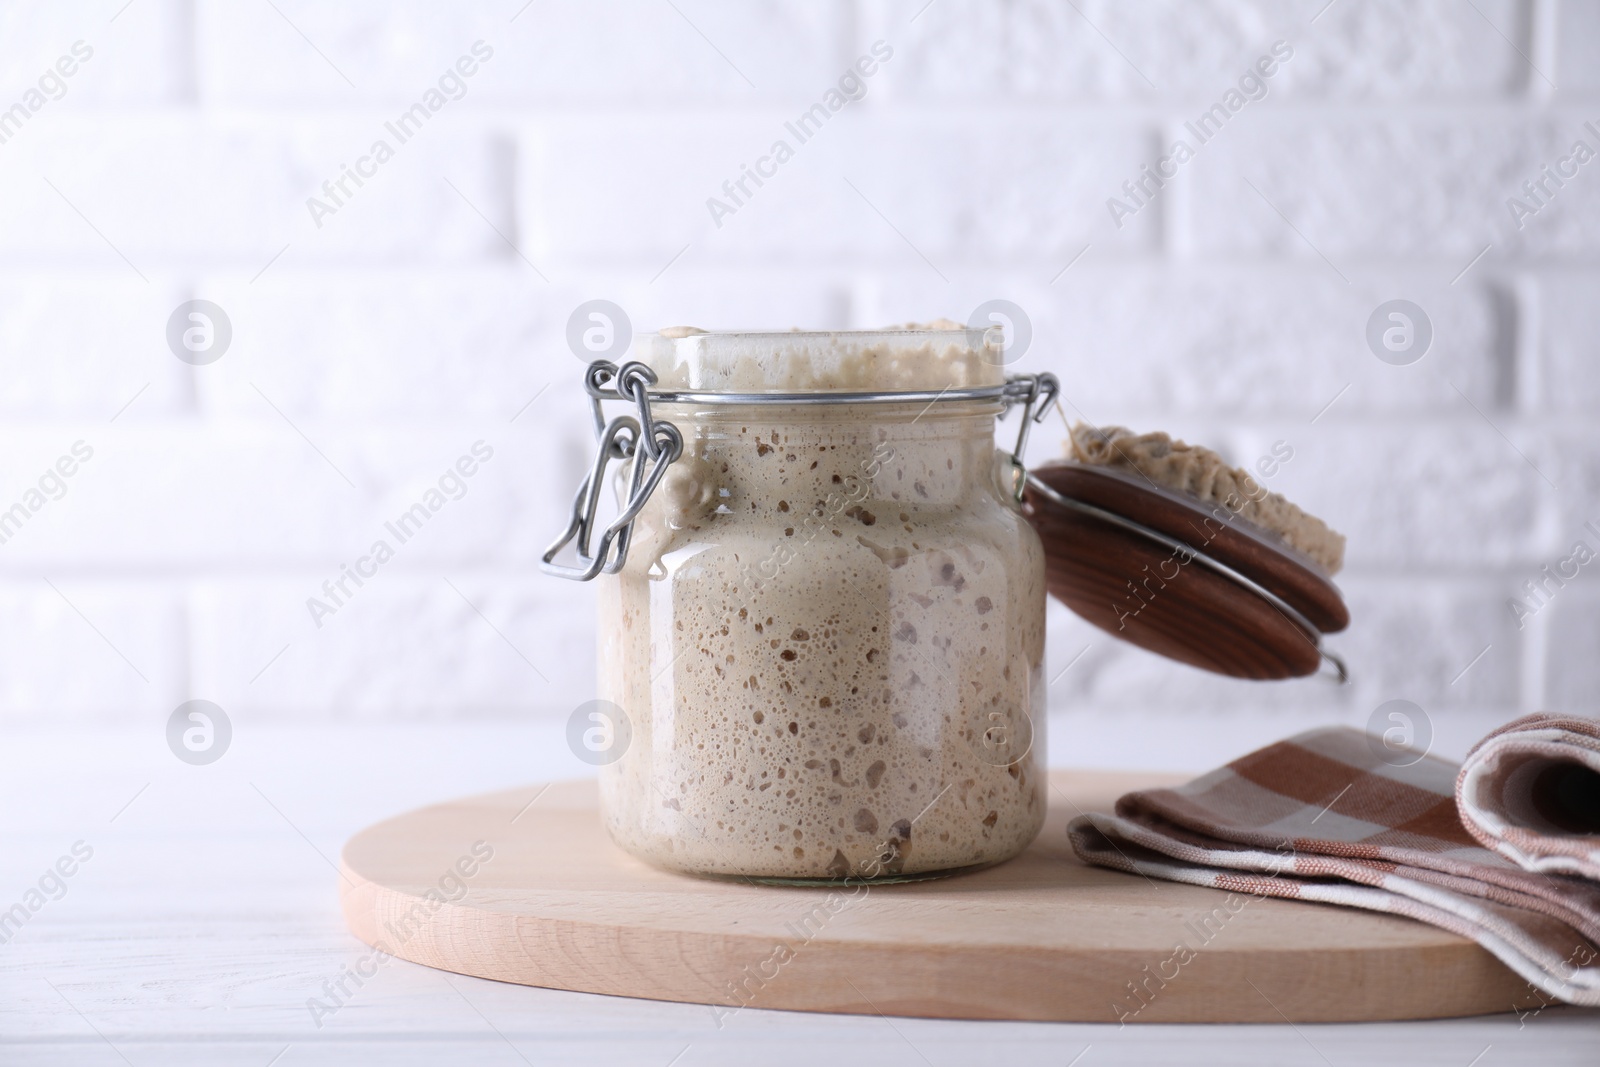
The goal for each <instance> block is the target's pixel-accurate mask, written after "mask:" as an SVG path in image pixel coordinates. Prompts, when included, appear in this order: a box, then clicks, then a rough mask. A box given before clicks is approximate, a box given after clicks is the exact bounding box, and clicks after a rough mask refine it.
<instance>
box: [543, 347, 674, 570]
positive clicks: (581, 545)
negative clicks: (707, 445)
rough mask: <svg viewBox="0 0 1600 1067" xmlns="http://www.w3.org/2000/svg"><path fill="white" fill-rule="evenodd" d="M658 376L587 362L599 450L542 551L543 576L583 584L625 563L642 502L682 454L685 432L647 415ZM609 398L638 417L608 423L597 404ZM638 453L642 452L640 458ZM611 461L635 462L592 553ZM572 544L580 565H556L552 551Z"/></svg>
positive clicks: (639, 368)
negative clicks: (624, 496)
mask: <svg viewBox="0 0 1600 1067" xmlns="http://www.w3.org/2000/svg"><path fill="white" fill-rule="evenodd" d="M655 380H656V375H655V372H654V371H652V370H651V369H650V368H649V367H647V366H645V365H644V364H643V363H624V364H623V365H622V366H621V367H618V366H617V365H616V364H615V363H610V362H607V361H605V360H596V361H595V362H594V363H591V364H589V370H588V372H587V373H586V374H585V375H584V388H585V390H586V391H587V392H588V394H589V400H590V406H591V407H592V409H593V411H594V428H595V437H596V439H597V440H598V442H599V447H598V448H597V449H596V450H595V456H594V465H593V466H592V467H591V468H590V470H589V473H588V474H587V475H586V476H585V477H584V479H583V484H582V485H580V486H578V495H577V496H576V497H575V498H574V499H573V501H572V520H571V521H570V522H569V523H567V528H566V530H565V531H563V532H562V534H561V536H560V537H558V538H557V539H556V542H555V543H554V544H553V545H551V546H550V547H549V548H548V549H546V550H545V553H544V555H543V556H542V557H541V558H540V560H539V567H540V569H542V570H543V571H544V572H545V573H546V574H554V575H556V576H557V577H560V578H571V579H572V580H574V581H579V582H587V581H589V580H590V579H592V578H594V577H595V576H597V575H599V574H602V573H604V574H615V573H617V571H619V570H621V569H622V565H623V564H624V563H626V562H627V559H628V541H629V540H630V539H631V538H632V536H633V520H634V519H635V518H637V517H638V515H639V511H640V509H642V508H643V507H644V505H645V501H647V500H649V499H650V494H651V493H653V492H655V489H656V486H657V485H659V484H660V483H661V476H662V475H664V474H666V473H667V467H669V466H670V465H671V464H672V461H673V460H675V459H677V458H678V457H679V456H681V455H683V434H681V433H680V432H678V428H677V427H676V426H674V425H673V424H672V423H670V422H663V421H659V420H657V419H655V418H654V417H652V415H651V414H650V392H649V387H650V386H651V385H653V384H655ZM607 398H616V399H627V400H631V401H633V403H634V405H635V407H636V408H637V410H638V412H639V417H638V418H634V417H633V416H631V415H618V416H617V417H616V418H614V419H612V420H611V421H610V422H609V423H608V422H606V417H605V411H604V409H602V408H601V406H600V402H601V401H602V400H604V399H607ZM640 453H643V454H642V455H640ZM614 459H622V460H626V459H631V460H633V465H632V469H631V471H630V473H629V477H628V502H627V504H626V505H625V506H624V507H623V509H622V511H621V513H620V514H618V515H617V517H616V518H615V519H613V520H612V521H611V525H609V526H607V527H606V528H605V532H603V533H602V534H601V535H600V543H599V544H598V545H597V546H595V548H594V550H593V551H592V552H591V551H590V548H589V541H590V538H591V537H592V536H593V534H594V524H595V516H596V515H597V514H598V513H599V510H600V493H601V491H602V490H603V488H604V486H605V473H606V467H608V466H609V465H610V464H611V461H612V460H614ZM569 543H573V545H574V548H575V549H576V551H577V555H578V564H579V565H578V566H576V567H568V566H563V565H562V564H559V563H557V562H555V558H556V553H558V552H560V551H561V550H562V549H563V548H565V547H566V546H567V545H568V544H569Z"/></svg>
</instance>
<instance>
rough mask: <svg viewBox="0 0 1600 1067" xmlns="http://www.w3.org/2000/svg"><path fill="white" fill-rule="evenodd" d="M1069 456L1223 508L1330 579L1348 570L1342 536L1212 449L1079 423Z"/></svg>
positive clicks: (1161, 435)
mask: <svg viewBox="0 0 1600 1067" xmlns="http://www.w3.org/2000/svg"><path fill="white" fill-rule="evenodd" d="M1067 452H1068V455H1070V456H1071V457H1072V458H1073V459H1075V460H1077V461H1078V462H1079V463H1092V464H1095V465H1098V466H1104V467H1112V468H1116V469H1121V470H1124V471H1129V470H1132V471H1137V472H1139V473H1140V474H1142V475H1144V476H1145V477H1146V478H1149V479H1150V480H1151V481H1153V482H1155V483H1156V484H1157V485H1160V486H1163V487H1164V488H1167V489H1175V490H1177V491H1178V492H1180V493H1188V494H1189V495H1190V496H1193V497H1197V498H1198V499H1200V500H1202V501H1204V502H1205V503H1208V504H1221V505H1222V506H1224V507H1226V508H1227V509H1228V510H1229V511H1232V512H1233V513H1234V514H1235V515H1237V516H1239V518H1241V519H1244V520H1245V521H1246V522H1249V523H1251V524H1252V525H1254V526H1257V527H1260V528H1261V529H1262V530H1265V531H1266V532H1267V533H1270V534H1272V535H1274V536H1276V537H1277V538H1278V539H1279V540H1281V541H1283V542H1284V543H1285V544H1287V545H1288V546H1289V547H1291V548H1294V549H1297V550H1298V551H1300V552H1301V553H1302V554H1304V555H1306V556H1309V557H1310V558H1311V559H1312V560H1313V561H1315V562H1316V563H1318V564H1320V565H1321V566H1322V568H1323V569H1324V570H1326V571H1327V572H1328V573H1329V574H1337V573H1338V571H1339V568H1340V567H1342V566H1344V535H1343V534H1341V533H1337V532H1336V531H1334V530H1332V529H1330V528H1329V527H1328V524H1327V523H1325V522H1323V521H1322V520H1321V519H1319V518H1317V517H1316V516H1315V515H1308V514H1307V513H1306V512H1304V511H1302V510H1300V508H1298V507H1296V506H1295V505H1294V504H1291V503H1290V502H1289V501H1288V500H1285V499H1284V498H1283V496H1282V495H1281V494H1279V493H1272V492H1268V491H1267V489H1266V488H1265V487H1263V486H1262V485H1261V483H1260V482H1258V481H1256V480H1255V478H1253V477H1251V475H1250V473H1249V472H1248V471H1246V470H1244V469H1243V468H1240V467H1230V466H1228V465H1227V463H1225V462H1224V461H1223V459H1222V457H1221V456H1219V455H1217V454H1216V453H1215V452H1213V451H1211V450H1210V449H1209V448H1201V447H1200V446H1198V445H1188V444H1184V443H1183V442H1182V441H1174V440H1173V439H1172V438H1171V437H1170V436H1169V435H1167V434H1164V433H1144V434H1136V433H1134V432H1133V431H1132V430H1129V429H1127V428H1125V427H1122V426H1105V427H1100V428H1096V427H1094V426H1090V425H1088V424H1086V423H1082V422H1080V423H1078V424H1076V425H1075V426H1073V427H1072V437H1071V439H1070V440H1069V441H1068V442H1067Z"/></svg>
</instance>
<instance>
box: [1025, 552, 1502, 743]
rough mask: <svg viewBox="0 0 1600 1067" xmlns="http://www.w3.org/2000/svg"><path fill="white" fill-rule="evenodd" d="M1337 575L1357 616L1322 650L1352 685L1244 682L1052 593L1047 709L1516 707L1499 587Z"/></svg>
mask: <svg viewBox="0 0 1600 1067" xmlns="http://www.w3.org/2000/svg"><path fill="white" fill-rule="evenodd" d="M1338 584H1339V586H1340V589H1341V591H1342V592H1343V593H1344V596H1345V600H1346V603H1347V604H1348V605H1349V606H1350V615H1351V624H1350V626H1349V628H1348V629H1346V630H1345V631H1343V632H1342V633H1338V634H1332V635H1329V636H1328V637H1326V638H1325V639H1324V647H1326V648H1327V649H1328V650H1330V651H1332V652H1334V653H1336V654H1338V655H1339V656H1341V657H1342V658H1343V659H1344V660H1345V662H1346V664H1347V665H1348V667H1349V669H1350V677H1351V681H1350V684H1349V685H1345V686H1340V685H1337V684H1335V683H1334V682H1333V680H1332V679H1331V678H1326V677H1313V678H1307V679H1294V680H1289V681H1283V682H1246V681H1241V680H1238V679H1233V678H1227V677H1224V676H1221V675H1217V674H1212V673H1211V672H1208V671H1202V670H1198V669H1196V668H1193V667H1188V666H1185V665H1183V664H1180V663H1175V662H1173V661H1171V660H1167V659H1165V658H1163V657H1160V656H1156V655H1154V654H1152V653H1149V652H1146V651H1144V650H1143V649H1140V648H1138V647H1136V646H1134V645H1131V644H1128V643H1127V642H1125V641H1121V640H1119V639H1117V638H1115V637H1112V636H1111V635H1110V634H1107V633H1105V632H1104V631H1101V630H1098V629H1096V628H1094V627H1092V626H1089V625H1088V624H1087V623H1085V622H1083V621H1082V620H1081V619H1078V618H1076V617H1075V616H1073V615H1072V614H1071V613H1070V612H1068V611H1067V610H1066V609H1065V608H1064V607H1062V606H1061V605H1059V604H1057V603H1055V602H1054V601H1052V603H1051V615H1050V620H1049V624H1050V630H1049V661H1050V662H1049V667H1048V676H1049V678H1053V679H1058V680H1057V681H1055V682H1054V684H1052V685H1051V687H1050V700H1051V707H1052V708H1053V709H1055V708H1059V709H1062V710H1071V709H1072V708H1075V707H1081V706H1089V707H1093V708H1095V709H1097V710H1110V709H1113V708H1124V707H1132V708H1147V709H1155V708H1174V707H1181V708H1185V709H1189V710H1192V711H1193V712H1195V713H1196V714H1208V713H1213V712H1224V711H1227V710H1230V709H1246V708H1259V709H1285V710H1284V712H1283V713H1284V714H1285V715H1287V714H1290V712H1289V710H1288V709H1302V710H1303V709H1312V708H1315V709H1319V710H1320V711H1321V712H1322V714H1323V715H1324V716H1326V717H1330V718H1333V719H1335V720H1338V721H1346V722H1349V723H1350V724H1351V725H1357V726H1365V724H1366V719H1367V717H1368V716H1369V715H1370V714H1371V713H1372V711H1373V710H1374V709H1375V708H1377V707H1378V706H1379V705H1380V704H1382V703H1384V702H1385V701H1387V700H1392V699H1399V698H1403V699H1407V700H1411V701H1414V702H1415V703H1417V704H1419V705H1421V706H1422V707H1423V709H1424V710H1425V711H1430V713H1431V711H1433V710H1435V709H1437V710H1438V711H1440V712H1443V713H1447V714H1448V713H1453V712H1456V711H1457V710H1458V709H1468V708H1486V707H1487V708H1498V707H1513V706H1515V703H1516V699H1517V693H1518V684H1519V678H1520V670H1521V664H1522V651H1521V649H1522V646H1521V642H1520V640H1519V638H1518V633H1517V626H1516V622H1515V619H1514V618H1513V616H1512V615H1511V613H1510V612H1509V611H1508V610H1507V609H1506V607H1505V603H1504V600H1505V595H1506V594H1505V592H1504V590H1503V589H1500V588H1496V587H1493V586H1491V585H1490V584H1488V583H1485V582H1482V581H1476V582H1460V583H1458V582H1453V581H1445V580H1437V581H1416V580H1411V579H1406V578H1400V577H1394V576H1372V575H1368V576H1366V577H1361V576H1350V575H1345V576H1341V578H1340V579H1339V580H1338ZM1085 648H1087V649H1088V651H1087V652H1084V649H1085ZM1485 648H1488V651H1487V652H1484V649H1485ZM1080 652H1082V653H1083V658H1082V659H1080V660H1078V661H1077V662H1076V664H1073V659H1074V657H1076V656H1078V655H1079V653H1080ZM1479 653H1483V656H1482V658H1481V659H1478V660H1477V662H1476V663H1473V660H1474V658H1475V657H1477V656H1478V655H1479ZM1069 664H1073V665H1072V666H1071V669H1070V670H1068V669H1066V668H1067V667H1068V665H1069ZM1469 664H1471V668H1470V669H1467V668H1468V665H1469ZM1063 671H1065V673H1062V672H1063ZM1463 671H1465V673H1463ZM1301 728H1303V727H1301ZM1263 740H1265V739H1263Z"/></svg>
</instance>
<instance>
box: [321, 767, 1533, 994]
mask: <svg viewBox="0 0 1600 1067" xmlns="http://www.w3.org/2000/svg"><path fill="white" fill-rule="evenodd" d="M1171 781H1172V779H1170V778H1163V777H1161V776H1157V775H1141V776H1133V775H1127V774H1108V773H1096V772H1072V771H1057V772H1054V773H1053V774H1052V779H1051V785H1052V789H1051V801H1052V803H1051V810H1050V817H1049V820H1048V821H1047V823H1046V825H1045V828H1044V830H1043V832H1042V833H1041V834H1040V835H1039V838H1038V839H1037V840H1036V841H1035V842H1034V843H1033V845H1032V846H1030V847H1029V848H1028V850H1027V851H1026V852H1025V853H1023V855H1021V856H1020V857H1018V858H1017V859H1015V860H1012V861H1011V862H1009V863H1005V864H1002V865H1000V866H998V867H994V868H990V869H989V870H985V871H978V872H975V873H972V874H966V875H960V876H956V877H952V878H945V879H940V880H935V881H927V882H917V883H911V884H906V885H881V886H861V887H854V888H849V889H843V890H829V889H826V888H785V887H770V886H755V885H748V884H743V883H738V882H728V881H714V880H709V879H699V878H692V877H688V876H684V875H678V874H670V873H667V872H664V871H658V870H656V869H654V868H652V867H649V866H647V865H645V864H644V863H641V862H639V861H638V860H635V859H633V858H632V857H630V856H628V855H627V854H626V853H624V852H622V851H621V850H619V849H617V848H616V847H615V846H613V845H612V844H611V842H610V840H609V839H608V838H607V836H606V834H605V831H604V829H603V828H602V827H601V825H600V819H599V814H598V811H597V807H596V789H595V785H594V783H593V782H557V783H554V784H551V785H547V786H531V787H529V788H526V789H517V790H511V791H508V792H502V793H491V794H487V795H484V796H478V797H471V798H467V799H463V800H457V801H452V802H450V803H446V804H440V805H436V806H434V807H429V808H422V809H420V810H418V811H413V812H409V813H407V814H404V815H400V816H398V817H396V818H393V819H390V820H387V821H385V822H382V823H378V824H377V825H375V826H372V827H369V828H368V829H366V830H363V831H362V832H361V833H359V834H357V835H356V836H355V837H353V838H352V839H351V840H350V841H349V843H348V844H347V845H346V846H345V849H344V854H343V862H342V868H343V870H342V874H343V877H342V878H341V881H340V892H341V897H342V902H343V907H344V915H345V921H346V922H347V923H348V924H349V927H350V929H351V931H352V932H353V933H354V934H355V935H356V936H357V937H358V938H360V939H361V940H362V941H365V942H366V943H367V944H369V945H373V946H375V947H378V948H381V949H383V950H384V951H386V952H389V953H392V954H393V955H395V956H398V957H400V958H402V959H407V960H411V961H413V962H416V963H421V964H426V965H428V966H430V967H439V968H443V969H445V970H449V971H455V972H458V973H461V974H470V975H476V976H478V977H482V978H491V979H497V980H500V981H506V982H517V983H521V984H523V985H536V986H546V987H550V988H558V989H573V990H580V991H585V992H592V993H609V994H616V995H621V996H631V997H647V998H651V999H656V1000H674V1001H688V1002H693V1003H704V1004H707V1005H710V1006H711V1007H710V1008H709V1009H708V1010H710V1011H711V1012H712V1014H713V1015H714V1017H715V1018H716V1019H717V1020H718V1021H719V1023H721V1022H725V1021H726V1020H727V1019H728V1018H729V1017H730V1015H731V1013H734V1012H737V1011H739V1010H742V1009H743V1008H746V1007H749V1008H785V1009H792V1010H799V1011H826V1012H851V1013H859V1014H875V1013H882V1014H885V1015H918V1016H942V1017H950V1018H964V1019H1036V1020H1070V1021H1077V1022H1118V1021H1125V1022H1127V1023H1136V1022H1137V1023H1143V1022H1283V1021H1285V1020H1288V1021H1293V1022H1330V1021H1354V1020H1382V1019H1416V1018H1434V1017H1441V1016H1453V1015H1477V1014H1487V1013H1491V1012H1504V1011H1509V1010H1511V1009H1512V1008H1513V1006H1520V1005H1527V1004H1532V1003H1534V999H1533V998H1532V997H1531V995H1530V994H1529V992H1528V989H1527V985H1526V983H1525V982H1523V981H1522V980H1521V979H1519V978H1517V977H1516V976H1515V975H1514V974H1512V973H1511V971H1509V970H1508V969H1506V968H1505V967H1504V966H1502V965H1501V964H1500V963H1499V962H1498V961H1496V960H1495V959H1494V958H1493V957H1492V956H1490V955H1489V954H1488V953H1487V952H1485V951H1484V950H1483V949H1481V948H1479V947H1478V946H1477V945H1475V944H1473V943H1472V942H1470V941H1465V940H1463V939H1461V938H1459V937H1456V936H1454V935H1452V934H1448V933H1445V932H1444V931H1442V930H1436V929H1434V928H1433V927H1430V926H1425V925H1423V924H1421V923H1416V922H1412V921H1410V920H1408V919H1401V918H1396V917H1392V916H1385V915H1377V914H1371V913H1367V912H1360V911H1354V910H1347V909H1341V908H1335V907H1331V906H1327V905H1321V904H1308V903H1302V902H1291V901H1281V900H1255V901H1251V900H1247V899H1245V898H1239V897H1234V898H1232V900H1231V901H1230V897H1229V894H1227V893H1224V892H1222V891H1220V890H1214V889H1203V888H1199V887H1196V886H1186V885H1179V884H1176V883H1170V882H1153V881H1148V880H1146V879H1144V878H1142V877H1140V876H1137V875H1129V874H1122V873H1118V872H1115V871H1107V870H1102V869H1098V868H1090V867H1085V866H1084V865H1083V864H1081V863H1080V862H1079V861H1078V860H1077V858H1076V857H1075V856H1073V854H1072V851H1071V849H1070V848H1069V846H1068V844H1067V840H1066V833H1065V826H1066V822H1067V820H1068V819H1069V818H1070V817H1072V816H1073V815H1075V814H1077V813H1078V812H1079V811H1089V810H1091V809H1097V810H1102V811H1104V810H1110V806H1111V804H1112V802H1113V801H1114V800H1115V798H1116V797H1117V796H1118V795H1120V794H1121V793H1123V792H1126V791H1127V790H1129V789H1132V788H1135V787H1139V786H1149V785H1164V784H1170V783H1171ZM489 853H492V855H490V856H489V858H487V859H486V858H485V855H486V854H489ZM463 872H466V873H463ZM430 891H431V892H432V894H433V896H432V898H430V897H429V893H430ZM830 893H832V894H833V895H832V896H830ZM1180 945H1181V946H1183V951H1179V946H1180Z"/></svg>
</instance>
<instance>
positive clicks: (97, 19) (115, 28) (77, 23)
mask: <svg viewBox="0 0 1600 1067" xmlns="http://www.w3.org/2000/svg"><path fill="white" fill-rule="evenodd" d="M123 7H124V0H96V2H95V3H91V4H52V3H49V2H48V0H23V2H20V3H11V4H6V5H5V6H4V7H3V8H0V42H4V47H3V48H0V86H4V89H3V90H0V100H3V103H0V108H8V107H10V106H11V105H12V104H13V103H14V102H16V101H17V100H20V99H21V98H22V94H23V92H24V91H25V90H27V89H29V88H35V87H38V82H39V78H40V77H41V76H42V75H43V74H44V73H45V71H46V70H49V69H52V68H55V66H56V63H57V61H58V60H60V58H61V57H62V56H70V55H72V46H73V44H74V43H76V42H78V41H82V42H83V44H84V46H85V49H87V50H90V51H91V52H92V54H91V55H90V56H89V58H88V59H86V60H83V61H82V62H81V63H80V64H78V69H77V70H76V71H75V72H74V73H73V74H72V75H70V76H68V77H67V78H65V79H63V80H64V81H65V83H66V92H65V93H62V94H61V95H59V96H58V97H57V96H56V95H55V94H58V93H60V92H61V91H60V90H59V89H58V88H56V87H55V86H54V85H53V84H47V85H46V86H45V87H44V95H46V96H49V97H52V99H50V100H49V102H48V103H46V104H45V105H44V106H43V107H42V108H40V110H39V111H38V112H37V113H36V115H35V118H37V119H40V120H42V119H43V118H45V117H46V116H48V115H51V114H53V113H54V112H56V111H57V110H72V109H76V108H78V107H81V106H83V105H91V106H93V105H104V104H113V105H119V106H120V105H127V104H133V105H147V104H170V103H178V102H183V101H185V100H187V99H189V98H190V97H191V96H192V94H193V91H194V86H193V78H192V65H191V63H190V62H189V55H188V40H189V37H188V33H189V30H188V18H187V14H188V12H187V5H186V4H184V3H182V2H181V0H148V2H147V0H139V2H138V3H137V4H135V5H133V6H129V7H128V8H127V9H126V10H121V9H122V8H123ZM119 11H120V13H119ZM113 18H114V21H113ZM71 66H72V64H69V65H68V68H69V69H70V68H71ZM58 73H59V71H58ZM32 121H33V119H30V122H32Z"/></svg>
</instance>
